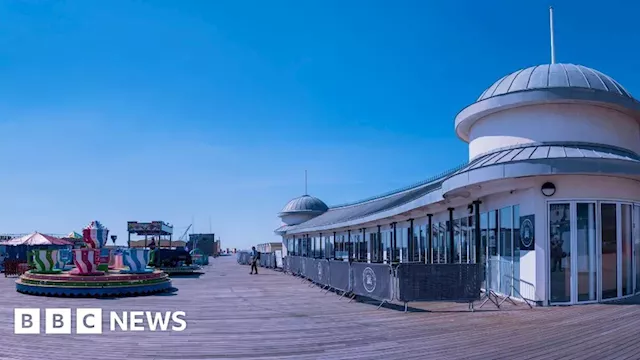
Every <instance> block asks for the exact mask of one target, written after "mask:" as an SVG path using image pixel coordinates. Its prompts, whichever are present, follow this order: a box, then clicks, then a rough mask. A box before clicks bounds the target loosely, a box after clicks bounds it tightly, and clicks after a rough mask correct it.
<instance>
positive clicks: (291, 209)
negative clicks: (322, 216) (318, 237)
mask: <svg viewBox="0 0 640 360" xmlns="http://www.w3.org/2000/svg"><path fill="white" fill-rule="evenodd" d="M327 210H329V207H328V206H327V204H325V203H324V202H323V201H322V200H320V199H318V198H316V197H313V196H309V195H303V196H300V197H298V198H295V199H293V200H291V201H289V202H288V203H287V205H285V206H284V208H283V209H282V211H280V213H281V214H291V213H300V212H304V213H323V212H325V211H327Z"/></svg>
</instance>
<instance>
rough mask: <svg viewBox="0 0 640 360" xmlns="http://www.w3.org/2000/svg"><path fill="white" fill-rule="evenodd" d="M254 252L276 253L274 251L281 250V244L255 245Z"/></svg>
mask: <svg viewBox="0 0 640 360" xmlns="http://www.w3.org/2000/svg"><path fill="white" fill-rule="evenodd" d="M256 250H258V251H259V252H261V253H272V252H276V250H282V243H281V242H270V243H264V244H258V245H256Z"/></svg>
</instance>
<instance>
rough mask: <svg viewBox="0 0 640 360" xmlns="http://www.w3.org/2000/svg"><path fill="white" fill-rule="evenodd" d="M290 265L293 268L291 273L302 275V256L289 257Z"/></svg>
mask: <svg viewBox="0 0 640 360" xmlns="http://www.w3.org/2000/svg"><path fill="white" fill-rule="evenodd" d="M291 260H292V261H291V267H292V268H293V274H294V275H297V276H302V270H303V269H302V258H301V257H300V256H294V257H293V258H292V259H291Z"/></svg>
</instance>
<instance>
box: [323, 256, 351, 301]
mask: <svg viewBox="0 0 640 360" xmlns="http://www.w3.org/2000/svg"><path fill="white" fill-rule="evenodd" d="M329 286H330V287H331V288H333V289H336V290H339V291H342V292H343V295H344V294H346V293H350V292H351V289H352V288H351V265H350V264H349V263H348V262H346V261H337V260H329Z"/></svg>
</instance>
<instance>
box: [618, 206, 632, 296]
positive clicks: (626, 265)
mask: <svg viewBox="0 0 640 360" xmlns="http://www.w3.org/2000/svg"><path fill="white" fill-rule="evenodd" d="M620 207H621V208H620V211H621V213H620V215H621V219H620V220H621V223H620V225H621V227H622V229H620V230H621V232H622V234H621V237H620V240H622V296H625V295H631V294H632V293H633V242H632V234H633V223H632V217H633V214H632V212H633V211H632V209H633V208H632V207H631V205H628V204H621V205H620Z"/></svg>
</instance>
